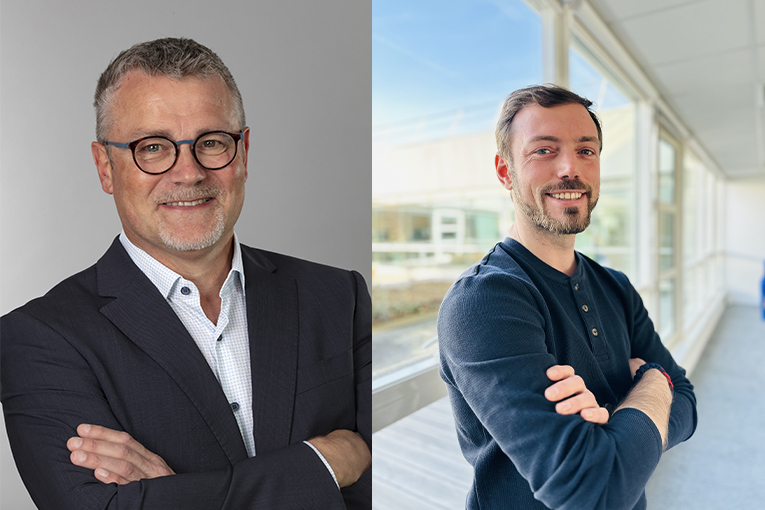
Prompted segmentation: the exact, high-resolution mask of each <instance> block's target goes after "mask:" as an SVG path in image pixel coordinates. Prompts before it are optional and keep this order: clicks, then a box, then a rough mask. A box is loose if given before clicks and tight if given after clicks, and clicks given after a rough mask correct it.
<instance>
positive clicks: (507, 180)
mask: <svg viewBox="0 0 765 510" xmlns="http://www.w3.org/2000/svg"><path fill="white" fill-rule="evenodd" d="M494 168H496V169H497V179H499V182H501V183H502V186H504V187H505V189H506V190H508V191H510V190H511V189H513V178H512V175H511V173H510V165H508V164H507V161H505V160H504V158H503V157H502V156H500V155H499V154H497V155H496V156H494Z"/></svg>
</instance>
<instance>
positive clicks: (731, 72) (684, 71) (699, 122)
mask: <svg viewBox="0 0 765 510" xmlns="http://www.w3.org/2000/svg"><path fill="white" fill-rule="evenodd" d="M590 4H591V5H592V6H593V7H594V8H595V10H596V11H598V13H599V14H600V15H601V17H602V18H603V20H604V21H605V22H606V23H607V24H608V26H609V27H610V29H611V30H612V32H613V33H614V34H615V35H616V37H617V38H618V39H619V40H620V41H621V42H622V43H623V44H624V46H625V47H626V48H627V50H629V51H630V53H632V55H633V56H634V57H635V59H636V60H637V62H638V64H639V65H640V66H641V67H642V68H643V70H644V71H645V72H646V74H647V75H648V76H649V77H650V78H651V79H652V80H653V82H654V83H655V85H656V86H657V88H658V90H659V92H660V93H661V95H662V96H663V98H664V99H665V101H666V102H667V104H669V106H670V107H671V108H672V109H673V110H674V111H675V113H676V114H677V115H678V116H679V117H680V118H681V119H682V120H683V122H684V123H685V124H686V127H687V128H688V129H690V131H691V132H692V133H693V135H694V136H695V137H696V139H697V140H698V141H699V143H700V144H701V145H702V146H703V147H704V148H705V149H706V151H707V153H708V154H709V155H710V156H711V157H712V159H714V160H715V161H716V162H717V164H718V165H719V166H720V168H721V169H722V170H723V172H724V173H725V174H726V175H727V176H729V177H730V178H733V179H736V178H752V177H760V178H763V177H765V0H642V1H636V0H590Z"/></svg>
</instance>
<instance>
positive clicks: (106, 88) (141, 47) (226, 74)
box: [93, 37, 245, 142]
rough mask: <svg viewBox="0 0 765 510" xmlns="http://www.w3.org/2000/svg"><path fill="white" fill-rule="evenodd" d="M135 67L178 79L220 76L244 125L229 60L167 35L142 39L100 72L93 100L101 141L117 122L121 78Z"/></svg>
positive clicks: (97, 131) (135, 68)
mask: <svg viewBox="0 0 765 510" xmlns="http://www.w3.org/2000/svg"><path fill="white" fill-rule="evenodd" d="M134 70H140V71H143V72H145V73H146V74H148V75H150V76H156V75H160V76H167V77H168V78H173V79H175V80H181V79H183V78H212V77H216V76H217V77H218V78H220V79H221V80H223V83H225V85H226V87H227V88H228V90H229V92H230V93H231V100H232V106H233V108H234V115H236V117H237V121H238V122H239V124H240V126H238V127H239V129H243V128H244V126H245V118H244V106H243V104H242V95H241V94H240V93H239V89H238V88H237V86H236V82H235V81H234V77H233V76H232V75H231V72H230V71H229V70H228V68H227V67H226V64H224V63H223V61H222V60H221V59H220V57H218V55H216V54H215V53H214V52H213V51H212V50H211V49H210V48H208V47H206V46H203V45H202V44H199V43H198V42H196V41H194V40H192V39H186V38H183V37H181V38H175V37H167V38H164V39H156V40H154V41H148V42H144V43H139V44H136V45H134V46H132V47H131V48H129V49H127V50H125V51H123V52H122V53H120V54H119V55H117V58H115V59H114V60H112V61H111V63H110V64H109V66H108V67H107V68H106V70H105V71H104V72H103V74H101V77H100V78H99V80H98V85H97V86H96V97H95V101H94V103H93V106H95V107H96V139H97V140H98V141H99V142H103V141H105V140H106V137H107V134H108V131H109V130H110V129H111V125H112V123H113V122H114V119H112V118H111V116H110V111H111V103H112V100H113V96H114V92H115V91H116V90H117V89H118V88H119V86H120V85H121V84H122V78H124V77H125V75H126V74H128V73H129V72H131V71H134Z"/></svg>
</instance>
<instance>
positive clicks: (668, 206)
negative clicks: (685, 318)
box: [656, 133, 681, 344]
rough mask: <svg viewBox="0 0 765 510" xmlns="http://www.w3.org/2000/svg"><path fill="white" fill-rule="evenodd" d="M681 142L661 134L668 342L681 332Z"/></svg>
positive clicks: (662, 301)
mask: <svg viewBox="0 0 765 510" xmlns="http://www.w3.org/2000/svg"><path fill="white" fill-rule="evenodd" d="M680 161H681V158H680V151H679V143H678V142H677V141H676V140H675V139H674V138H672V137H671V136H669V135H668V134H666V133H662V135H661V136H660V138H659V160H658V170H659V189H658V198H659V200H658V213H659V225H658V229H659V230H658V232H659V246H658V249H659V253H658V257H659V316H658V318H657V321H656V322H657V329H658V331H659V335H661V338H662V340H664V342H665V343H667V344H671V343H672V340H673V337H674V335H675V333H676V332H677V329H678V327H677V310H678V299H677V296H678V286H679V281H680V278H679V274H680V273H679V271H678V270H677V265H678V257H677V251H678V244H679V243H678V237H679V235H678V234H679V233H678V229H677V225H678V221H677V220H678V211H679V209H678V205H677V203H678V197H677V192H676V190H677V185H676V182H677V179H678V174H679V170H678V167H679V165H680Z"/></svg>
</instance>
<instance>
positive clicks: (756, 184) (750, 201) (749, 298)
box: [723, 180, 765, 305]
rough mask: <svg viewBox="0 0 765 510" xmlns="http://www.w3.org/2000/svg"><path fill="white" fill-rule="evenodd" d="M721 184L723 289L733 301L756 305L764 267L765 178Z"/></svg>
mask: <svg viewBox="0 0 765 510" xmlns="http://www.w3.org/2000/svg"><path fill="white" fill-rule="evenodd" d="M724 185H725V220H724V221H725V228H724V241H723V242H724V247H725V286H726V290H727V291H728V295H729V296H730V297H731V298H732V299H733V300H734V301H735V302H737V303H742V304H748V305H756V304H758V303H759V299H760V292H761V291H760V282H761V281H762V277H763V272H764V271H765V269H764V267H765V225H764V224H763V221H765V180H756V181H753V180H750V181H727V182H726V183H725V184H724Z"/></svg>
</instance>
